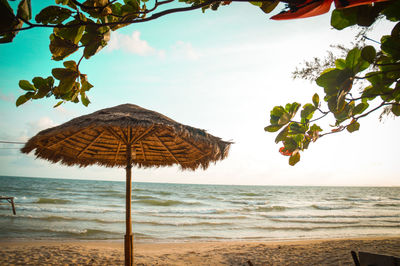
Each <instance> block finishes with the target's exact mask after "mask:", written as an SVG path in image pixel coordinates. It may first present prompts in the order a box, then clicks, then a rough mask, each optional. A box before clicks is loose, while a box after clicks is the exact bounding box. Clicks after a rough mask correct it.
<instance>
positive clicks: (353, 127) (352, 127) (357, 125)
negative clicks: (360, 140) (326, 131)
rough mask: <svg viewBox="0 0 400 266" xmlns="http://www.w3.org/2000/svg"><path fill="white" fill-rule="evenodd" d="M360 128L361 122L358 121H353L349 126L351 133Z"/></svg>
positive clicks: (348, 129)
mask: <svg viewBox="0 0 400 266" xmlns="http://www.w3.org/2000/svg"><path fill="white" fill-rule="evenodd" d="M359 129H360V123H358V122H352V123H351V124H350V125H348V126H347V131H349V132H350V133H352V132H354V131H357V130H359Z"/></svg>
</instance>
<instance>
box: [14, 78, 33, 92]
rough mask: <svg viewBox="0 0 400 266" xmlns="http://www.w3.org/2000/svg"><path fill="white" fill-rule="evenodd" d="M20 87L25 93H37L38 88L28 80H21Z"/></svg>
mask: <svg viewBox="0 0 400 266" xmlns="http://www.w3.org/2000/svg"><path fill="white" fill-rule="evenodd" d="M18 85H19V87H20V88H21V89H23V90H24V91H36V88H35V87H34V86H33V85H32V84H31V83H30V82H29V81H27V80H20V81H19V83H18Z"/></svg>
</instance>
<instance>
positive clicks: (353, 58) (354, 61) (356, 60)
mask: <svg viewBox="0 0 400 266" xmlns="http://www.w3.org/2000/svg"><path fill="white" fill-rule="evenodd" d="M361 60H362V58H361V50H360V49H358V48H353V49H351V50H350V51H349V52H348V53H347V56H346V67H347V68H349V69H351V70H353V72H354V73H357V72H358V66H359V65H360V64H361Z"/></svg>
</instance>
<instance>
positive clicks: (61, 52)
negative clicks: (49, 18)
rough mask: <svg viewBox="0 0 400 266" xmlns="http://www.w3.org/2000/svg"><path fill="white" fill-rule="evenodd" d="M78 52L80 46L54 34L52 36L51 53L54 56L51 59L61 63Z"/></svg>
mask: <svg viewBox="0 0 400 266" xmlns="http://www.w3.org/2000/svg"><path fill="white" fill-rule="evenodd" d="M77 50H78V45H76V44H74V43H73V42H71V41H69V40H64V39H61V38H60V37H58V36H56V35H54V34H51V35H50V52H51V53H52V55H53V56H52V57H51V59H53V60H55V61H60V60H62V59H64V58H66V57H67V56H69V55H71V54H73V53H74V52H75V51H77Z"/></svg>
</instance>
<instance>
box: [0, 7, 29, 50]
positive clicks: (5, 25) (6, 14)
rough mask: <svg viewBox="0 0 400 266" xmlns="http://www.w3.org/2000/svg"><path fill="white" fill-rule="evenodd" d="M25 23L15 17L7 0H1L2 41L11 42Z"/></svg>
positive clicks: (0, 31)
mask: <svg viewBox="0 0 400 266" xmlns="http://www.w3.org/2000/svg"><path fill="white" fill-rule="evenodd" d="M23 24H24V23H23V22H22V20H19V19H17V18H16V17H15V15H14V11H13V9H12V8H11V7H10V5H9V4H8V1H7V0H0V37H1V38H0V43H7V42H11V41H12V40H13V39H14V37H15V36H16V35H17V33H18V31H12V30H18V29H20V28H21V27H22V25H23Z"/></svg>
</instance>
